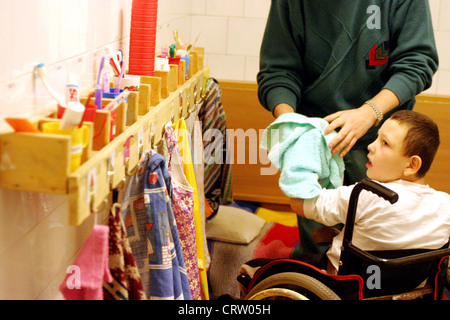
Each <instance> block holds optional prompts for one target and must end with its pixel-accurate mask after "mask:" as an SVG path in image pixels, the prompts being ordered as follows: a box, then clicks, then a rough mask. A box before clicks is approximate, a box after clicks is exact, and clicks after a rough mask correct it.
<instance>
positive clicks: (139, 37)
mask: <svg viewBox="0 0 450 320" xmlns="http://www.w3.org/2000/svg"><path fill="white" fill-rule="evenodd" d="M130 41H145V42H153V43H154V42H155V41H156V32H155V33H154V34H138V33H131V34H130Z"/></svg>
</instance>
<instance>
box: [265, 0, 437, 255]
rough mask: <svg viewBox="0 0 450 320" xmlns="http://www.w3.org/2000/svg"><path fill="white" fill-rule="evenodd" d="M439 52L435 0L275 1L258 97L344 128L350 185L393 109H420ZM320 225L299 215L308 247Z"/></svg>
mask: <svg viewBox="0 0 450 320" xmlns="http://www.w3.org/2000/svg"><path fill="white" fill-rule="evenodd" d="M437 68H438V55H437V50H436V44H435V40H434V32H433V25H432V20H431V13H430V8H429V3H428V0H372V1H360V0H272V4H271V8H270V11H269V16H268V20H267V25H266V29H265V33H264V37H263V41H262V45H261V52H260V71H259V73H258V76H257V82H258V98H259V100H260V102H261V104H262V106H263V107H264V108H266V109H267V110H269V111H271V112H272V113H273V115H274V116H275V117H279V116H280V115H282V114H284V113H287V112H297V113H300V114H303V115H305V116H308V117H320V118H324V119H325V120H326V121H327V122H329V126H328V127H327V128H326V129H325V131H324V134H327V133H329V132H331V131H333V130H337V131H338V134H337V135H336V137H335V138H334V139H333V140H332V141H331V142H330V144H329V147H330V148H331V152H332V153H333V154H335V153H339V155H340V156H341V157H343V158H344V162H345V167H346V169H345V174H344V184H346V185H350V184H353V183H356V182H359V181H360V180H361V179H362V178H364V177H365V172H366V168H365V165H366V163H367V152H368V151H367V146H368V145H369V144H370V143H371V142H372V141H373V140H375V138H376V135H377V131H378V129H379V128H380V126H381V125H382V123H383V122H384V121H385V120H386V119H387V118H389V116H390V115H391V114H392V113H393V112H395V111H398V110H401V109H409V110H411V109H413V106H414V104H415V96H416V95H417V94H419V93H421V92H422V91H423V90H425V89H427V88H429V87H430V86H431V82H432V77H433V74H434V73H435V72H436V70H437ZM316 227H318V225H317V224H316V223H315V222H313V221H310V220H307V219H304V218H299V229H300V237H301V244H302V249H303V251H304V252H319V251H323V250H326V248H324V249H323V250H321V249H319V248H317V247H316V246H315V245H313V243H312V241H311V239H310V232H311V230H312V229H314V228H316Z"/></svg>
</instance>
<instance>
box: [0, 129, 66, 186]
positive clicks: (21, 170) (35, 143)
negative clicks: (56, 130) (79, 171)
mask: <svg viewBox="0 0 450 320" xmlns="http://www.w3.org/2000/svg"><path fill="white" fill-rule="evenodd" d="M70 141H71V139H70V136H64V135H55V134H44V133H11V134H3V135H0V154H1V163H0V188H8V189H15V190H30V191H37V192H48V193H61V194H65V193H67V184H66V181H67V176H68V174H69V163H70Z"/></svg>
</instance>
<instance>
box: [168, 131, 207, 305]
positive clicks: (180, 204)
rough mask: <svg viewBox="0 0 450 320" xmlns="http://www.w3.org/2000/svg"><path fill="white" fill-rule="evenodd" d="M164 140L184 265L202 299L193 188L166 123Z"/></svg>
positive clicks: (195, 295)
mask: <svg viewBox="0 0 450 320" xmlns="http://www.w3.org/2000/svg"><path fill="white" fill-rule="evenodd" d="M164 138H165V140H164V142H165V147H166V148H167V156H166V159H167V165H168V169H169V174H170V175H171V177H172V187H173V189H172V191H173V192H172V206H173V213H174V215H175V221H176V224H177V228H178V233H179V235H180V242H181V249H182V252H183V257H184V261H185V264H186V271H187V276H188V279H189V286H190V288H191V295H192V299H193V300H200V299H201V290H200V275H199V268H198V258H197V241H196V237H195V221H194V189H193V188H192V187H191V185H190V184H189V182H188V181H187V180H186V176H185V175H184V172H183V163H182V161H181V155H180V149H179V148H178V143H177V138H176V136H175V132H174V130H173V127H172V123H171V122H169V123H168V124H166V126H165V130H164Z"/></svg>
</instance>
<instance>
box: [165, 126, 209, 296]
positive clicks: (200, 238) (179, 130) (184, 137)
mask: <svg viewBox="0 0 450 320" xmlns="http://www.w3.org/2000/svg"><path fill="white" fill-rule="evenodd" d="M173 127H174V130H175V135H176V137H177V142H178V147H179V149H180V155H181V159H182V163H183V172H184V174H185V176H186V179H187V181H188V182H189V184H190V185H191V187H192V188H193V189H194V221H195V235H196V245H197V257H198V267H199V272H200V284H201V287H202V295H203V296H202V298H203V299H206V300H209V292H208V279H207V274H206V256H205V247H204V243H205V242H204V237H205V234H204V233H203V232H202V230H203V228H202V220H201V214H200V204H199V199H198V189H197V182H196V179H195V172H194V167H193V165H192V163H193V162H192V152H191V147H190V143H189V135H188V130H187V127H186V123H185V121H184V119H179V120H178V121H177V122H176V123H175V124H174V126H173Z"/></svg>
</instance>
